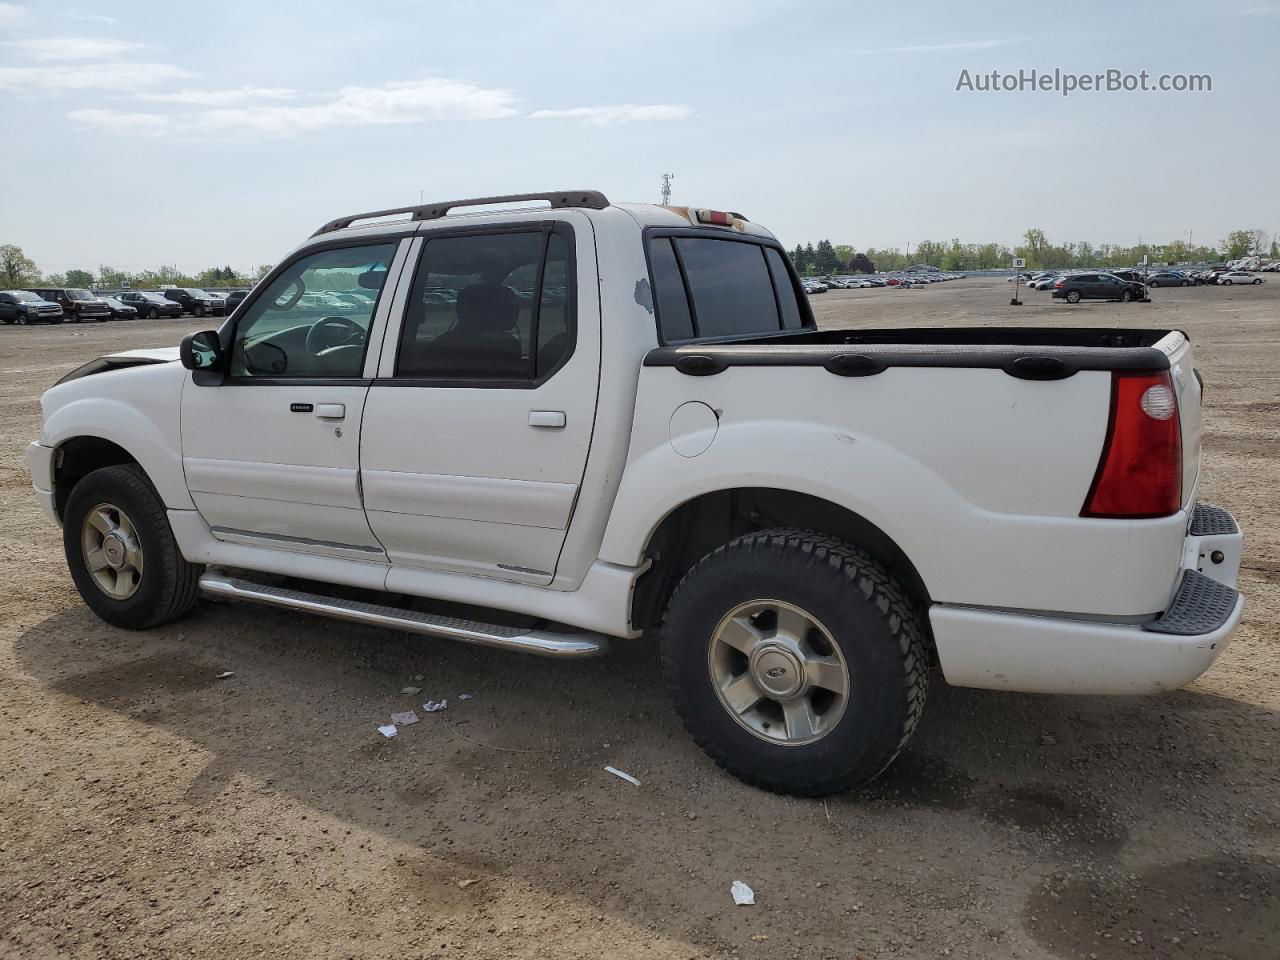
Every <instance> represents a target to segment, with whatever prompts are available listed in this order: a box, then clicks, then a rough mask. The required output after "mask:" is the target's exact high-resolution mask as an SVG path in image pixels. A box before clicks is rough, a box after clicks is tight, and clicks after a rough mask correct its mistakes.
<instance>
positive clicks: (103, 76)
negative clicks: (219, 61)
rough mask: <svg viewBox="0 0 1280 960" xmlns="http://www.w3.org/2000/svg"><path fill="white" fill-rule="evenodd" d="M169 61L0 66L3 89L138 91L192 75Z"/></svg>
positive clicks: (1, 88)
mask: <svg viewBox="0 0 1280 960" xmlns="http://www.w3.org/2000/svg"><path fill="white" fill-rule="evenodd" d="M189 76H191V74H189V73H188V72H187V71H186V70H183V69H182V68H181V67H175V66H173V64H169V63H123V62H121V63H88V64H82V65H80V66H75V67H0V90H112V91H119V90H138V89H140V88H142V87H148V86H150V85H151V84H153V83H160V82H162V81H165V80H181V79H183V78H185V77H189Z"/></svg>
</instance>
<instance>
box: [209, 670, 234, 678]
mask: <svg viewBox="0 0 1280 960" xmlns="http://www.w3.org/2000/svg"><path fill="white" fill-rule="evenodd" d="M234 676H235V674H234V673H232V672H231V671H230V670H223V671H222V672H221V673H220V674H218V675H217V676H216V677H214V679H215V680H230V679H231V678H232V677H234Z"/></svg>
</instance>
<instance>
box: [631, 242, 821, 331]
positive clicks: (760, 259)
mask: <svg viewBox="0 0 1280 960" xmlns="http://www.w3.org/2000/svg"><path fill="white" fill-rule="evenodd" d="M649 263H650V267H651V269H652V272H653V289H654V301H655V306H656V308H657V313H658V325H659V328H660V329H661V332H662V339H663V342H666V343H669V342H672V341H679V340H689V339H694V338H699V337H706V338H711V337H734V336H751V335H753V334H762V333H777V332H779V331H781V330H788V329H799V328H802V327H803V326H804V314H803V312H802V311H801V308H800V303H799V299H798V295H797V293H796V290H795V287H794V286H793V285H792V282H791V276H790V274H789V273H788V271H787V268H786V264H785V263H784V261H783V259H782V255H781V254H780V253H779V252H778V251H777V250H775V249H774V248H772V247H766V246H763V245H762V244H758V243H750V242H744V241H740V240H721V239H718V238H714V237H688V236H685V237H681V236H676V237H655V238H654V239H652V240H651V241H650V244H649Z"/></svg>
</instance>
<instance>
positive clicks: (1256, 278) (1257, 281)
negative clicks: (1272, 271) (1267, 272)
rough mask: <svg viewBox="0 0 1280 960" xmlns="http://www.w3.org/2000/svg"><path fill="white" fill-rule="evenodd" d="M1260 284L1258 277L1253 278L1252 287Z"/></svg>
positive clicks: (1260, 280)
mask: <svg viewBox="0 0 1280 960" xmlns="http://www.w3.org/2000/svg"><path fill="white" fill-rule="evenodd" d="M1261 282H1262V279H1261V278H1260V277H1254V279H1253V285H1254V286H1255V287H1256V286H1257V285H1258V284H1260V283H1261Z"/></svg>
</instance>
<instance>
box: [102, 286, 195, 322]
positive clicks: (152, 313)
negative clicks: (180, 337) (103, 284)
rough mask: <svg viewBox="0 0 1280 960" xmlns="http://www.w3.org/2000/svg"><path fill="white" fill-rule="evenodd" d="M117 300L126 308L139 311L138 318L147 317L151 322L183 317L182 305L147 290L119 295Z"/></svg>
mask: <svg viewBox="0 0 1280 960" xmlns="http://www.w3.org/2000/svg"><path fill="white" fill-rule="evenodd" d="M116 299H117V300H119V301H120V302H121V303H123V304H124V305H125V306H126V307H133V309H135V310H137V311H138V316H140V317H146V318H148V319H149V320H157V319H159V318H160V317H180V316H182V307H181V305H180V304H176V303H174V302H173V301H172V300H169V299H168V298H166V297H162V296H160V294H158V293H151V292H149V291H146V290H127V291H125V292H124V293H121V294H117V295H116Z"/></svg>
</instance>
